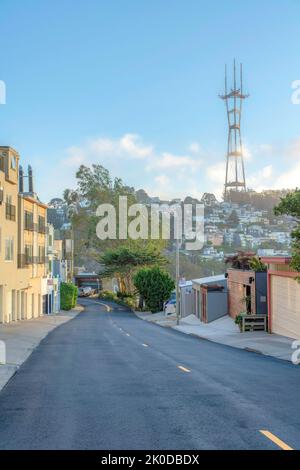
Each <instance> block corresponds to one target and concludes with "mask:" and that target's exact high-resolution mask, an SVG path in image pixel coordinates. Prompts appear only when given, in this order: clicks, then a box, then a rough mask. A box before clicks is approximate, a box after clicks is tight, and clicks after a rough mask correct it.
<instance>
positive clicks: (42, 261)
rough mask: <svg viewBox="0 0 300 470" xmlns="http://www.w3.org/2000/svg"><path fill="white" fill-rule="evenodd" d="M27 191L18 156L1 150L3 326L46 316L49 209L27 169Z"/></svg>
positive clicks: (0, 293)
mask: <svg viewBox="0 0 300 470" xmlns="http://www.w3.org/2000/svg"><path fill="white" fill-rule="evenodd" d="M26 177H27V178H28V191H24V174H23V170H22V167H21V166H19V155H18V153H17V152H16V151H15V150H14V149H12V148H11V147H3V146H1V147H0V323H9V322H10V321H15V320H21V319H30V318H36V317H38V316H40V315H41V314H42V313H43V301H44V298H45V292H44V291H43V285H44V281H43V280H44V279H46V278H47V272H48V266H47V259H46V221H47V206H46V205H45V204H43V203H42V202H41V201H39V199H38V197H37V195H36V194H35V193H34V188H33V175H32V169H31V167H29V168H28V175H26Z"/></svg>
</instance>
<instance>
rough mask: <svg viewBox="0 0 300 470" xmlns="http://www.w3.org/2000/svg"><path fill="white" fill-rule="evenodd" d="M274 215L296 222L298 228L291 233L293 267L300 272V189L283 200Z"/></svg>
mask: <svg viewBox="0 0 300 470" xmlns="http://www.w3.org/2000/svg"><path fill="white" fill-rule="evenodd" d="M274 213H275V215H282V214H285V215H290V216H292V217H293V218H294V220H295V222H296V227H295V228H294V229H293V230H292V232H291V237H292V240H293V242H292V262H291V267H292V268H294V269H295V271H298V272H300V189H296V190H295V191H293V192H290V193H288V194H287V195H286V196H285V197H283V198H281V199H280V202H279V204H278V205H277V206H276V207H275V208H274ZM298 281H299V278H298Z"/></svg>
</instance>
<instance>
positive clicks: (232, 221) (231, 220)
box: [227, 210, 240, 227]
mask: <svg viewBox="0 0 300 470" xmlns="http://www.w3.org/2000/svg"><path fill="white" fill-rule="evenodd" d="M239 222H240V219H239V218H238V215H237V213H236V210H233V211H232V212H231V214H230V216H229V217H228V220H227V223H228V225H229V226H230V227H236V226H237V225H238V224H239Z"/></svg>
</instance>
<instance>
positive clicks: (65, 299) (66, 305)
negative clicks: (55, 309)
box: [60, 282, 78, 310]
mask: <svg viewBox="0 0 300 470" xmlns="http://www.w3.org/2000/svg"><path fill="white" fill-rule="evenodd" d="M77 296H78V289H77V287H76V286H75V285H74V284H72V283H70V282H62V283H61V285H60V307H61V309H62V310H71V308H74V307H75V306H76V303H77Z"/></svg>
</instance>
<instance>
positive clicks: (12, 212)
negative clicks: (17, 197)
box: [5, 194, 16, 220]
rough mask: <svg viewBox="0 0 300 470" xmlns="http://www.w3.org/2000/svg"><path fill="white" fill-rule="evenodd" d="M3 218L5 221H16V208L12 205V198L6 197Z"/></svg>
mask: <svg viewBox="0 0 300 470" xmlns="http://www.w3.org/2000/svg"><path fill="white" fill-rule="evenodd" d="M5 216H6V219H7V220H16V206H14V205H13V204H12V197H11V196H10V195H8V194H7V195H6V208H5Z"/></svg>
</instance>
